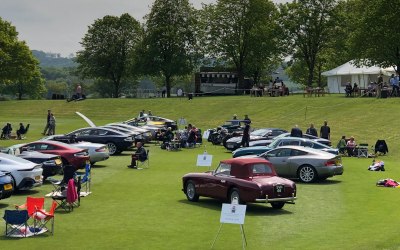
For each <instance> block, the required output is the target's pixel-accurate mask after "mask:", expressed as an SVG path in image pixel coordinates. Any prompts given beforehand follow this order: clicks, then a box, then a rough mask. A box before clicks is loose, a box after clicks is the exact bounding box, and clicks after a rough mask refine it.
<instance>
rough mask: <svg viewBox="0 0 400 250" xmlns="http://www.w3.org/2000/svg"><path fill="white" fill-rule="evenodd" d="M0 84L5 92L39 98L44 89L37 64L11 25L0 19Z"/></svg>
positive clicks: (20, 96)
mask: <svg viewBox="0 0 400 250" xmlns="http://www.w3.org/2000/svg"><path fill="white" fill-rule="evenodd" d="M0 82H2V83H3V85H4V86H5V92H6V93H10V94H17V95H18V99H22V95H23V94H27V93H28V94H29V95H30V97H32V98H39V97H40V95H41V94H43V93H44V91H45V88H44V84H43V79H42V77H41V73H40V70H39V62H38V61H37V60H36V59H35V58H34V56H33V55H32V52H31V51H30V50H29V47H28V46H27V45H26V43H25V42H24V41H19V40H18V32H17V31H16V29H15V27H14V26H12V25H11V23H9V22H7V21H4V20H2V19H1V18H0Z"/></svg>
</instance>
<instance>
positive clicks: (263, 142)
mask: <svg viewBox="0 0 400 250" xmlns="http://www.w3.org/2000/svg"><path fill="white" fill-rule="evenodd" d="M282 137H291V136H290V133H283V134H280V135H278V136H277V137H275V138H273V139H266V140H264V139H261V140H257V141H253V142H250V146H268V145H269V144H270V143H272V142H273V141H275V140H277V139H280V138H282ZM303 138H304V139H309V140H313V141H316V142H319V143H321V144H324V145H327V146H329V147H331V146H332V143H331V141H330V140H327V139H324V138H320V137H316V136H313V135H309V134H303Z"/></svg>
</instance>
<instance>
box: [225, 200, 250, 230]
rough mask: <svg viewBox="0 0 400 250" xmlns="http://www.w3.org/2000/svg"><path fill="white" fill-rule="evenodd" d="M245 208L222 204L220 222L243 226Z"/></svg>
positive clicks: (244, 206) (243, 206)
mask: <svg viewBox="0 0 400 250" xmlns="http://www.w3.org/2000/svg"><path fill="white" fill-rule="evenodd" d="M246 207H247V206H246V205H238V204H226V203H224V204H222V210H221V218H220V222H221V223H229V224H240V225H243V224H244V217H245V216H246Z"/></svg>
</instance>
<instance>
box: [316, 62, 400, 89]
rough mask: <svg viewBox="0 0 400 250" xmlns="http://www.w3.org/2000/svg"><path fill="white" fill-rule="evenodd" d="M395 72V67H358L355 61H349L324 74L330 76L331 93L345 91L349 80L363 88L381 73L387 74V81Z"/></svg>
mask: <svg viewBox="0 0 400 250" xmlns="http://www.w3.org/2000/svg"><path fill="white" fill-rule="evenodd" d="M392 73H394V69H392V70H390V68H386V69H383V68H381V67H378V66H371V67H367V66H360V67H357V66H356V65H355V64H354V62H353V61H349V62H347V63H345V64H343V65H340V66H339V67H336V68H334V69H331V70H329V71H325V72H323V73H322V75H323V76H326V77H328V88H329V92H330V93H344V92H345V91H344V89H345V86H346V83H347V82H350V83H352V84H353V83H357V85H358V86H359V87H361V88H366V87H367V86H368V84H369V83H370V82H373V81H376V79H377V78H378V76H379V75H380V74H383V75H385V76H386V77H384V80H385V81H388V77H387V76H390V75H391V74H392Z"/></svg>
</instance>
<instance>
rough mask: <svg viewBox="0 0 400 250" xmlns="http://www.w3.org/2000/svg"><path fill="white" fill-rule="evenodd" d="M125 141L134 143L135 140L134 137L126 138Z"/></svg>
mask: <svg viewBox="0 0 400 250" xmlns="http://www.w3.org/2000/svg"><path fill="white" fill-rule="evenodd" d="M124 141H129V142H133V141H134V139H133V137H126V138H125V139H124Z"/></svg>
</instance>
